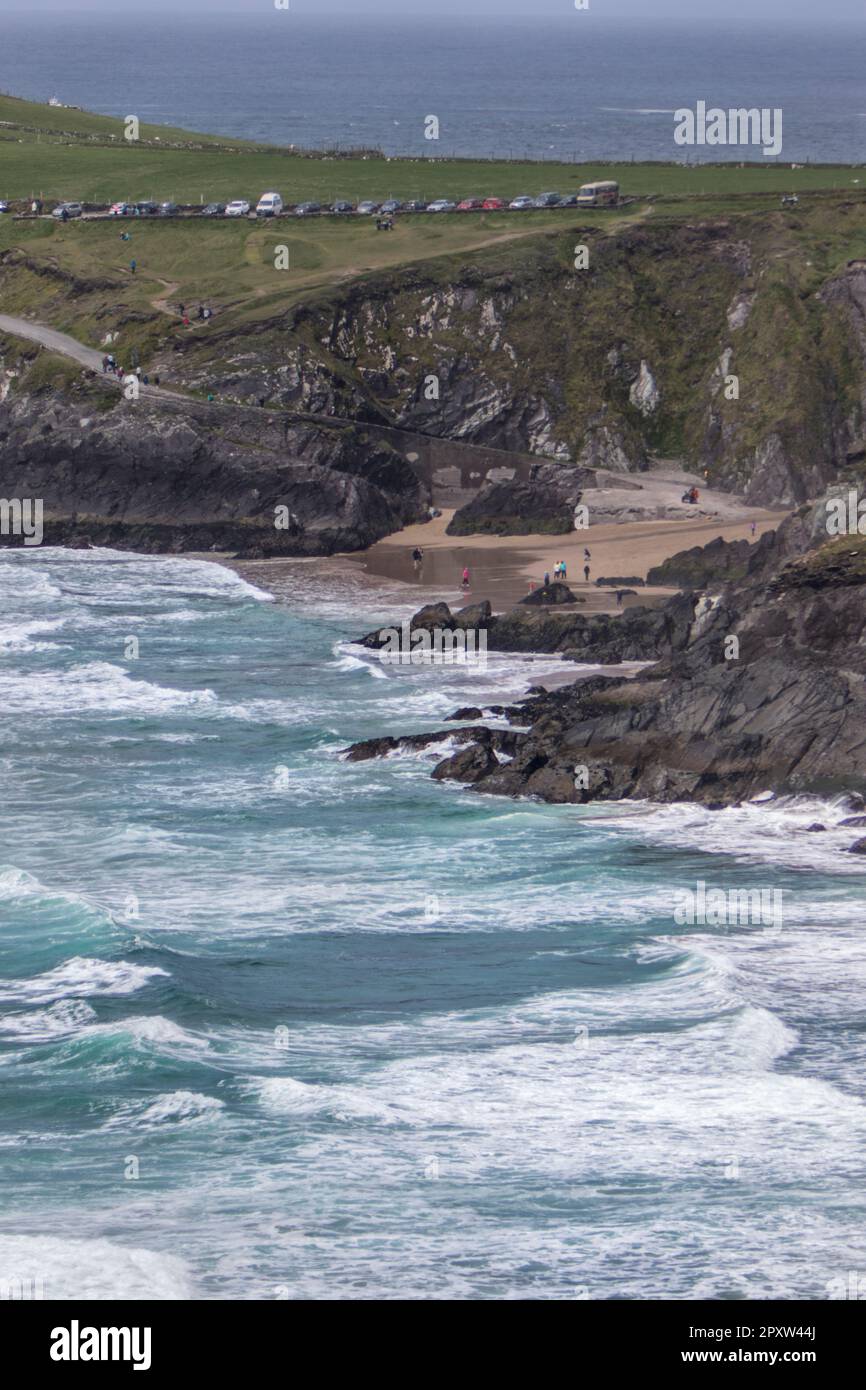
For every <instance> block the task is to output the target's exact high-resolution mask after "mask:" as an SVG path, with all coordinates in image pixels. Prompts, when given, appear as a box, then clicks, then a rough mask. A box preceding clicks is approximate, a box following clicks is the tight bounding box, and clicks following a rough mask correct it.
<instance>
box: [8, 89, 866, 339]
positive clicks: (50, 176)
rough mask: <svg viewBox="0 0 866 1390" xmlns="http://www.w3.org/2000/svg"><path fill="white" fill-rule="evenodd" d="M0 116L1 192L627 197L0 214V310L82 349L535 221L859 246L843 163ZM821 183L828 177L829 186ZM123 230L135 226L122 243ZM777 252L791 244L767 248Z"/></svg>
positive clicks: (272, 310) (97, 196)
mask: <svg viewBox="0 0 866 1390" xmlns="http://www.w3.org/2000/svg"><path fill="white" fill-rule="evenodd" d="M2 121H6V122H14V123H15V124H13V125H11V126H10V125H8V124H7V125H6V126H3V125H0V197H12V196H14V195H15V193H16V192H18V193H21V192H25V193H26V194H27V195H29V194H30V193H31V192H34V191H35V192H38V193H42V194H44V195H45V196H46V197H50V196H59V195H61V194H62V195H63V196H69V197H72V196H75V197H77V198H81V199H82V200H85V201H103V202H105V201H108V200H109V199H111V200H114V199H116V198H117V199H120V198H128V199H129V198H133V197H142V196H152V197H155V198H164V197H172V198H174V199H176V200H178V201H197V200H198V199H199V198H202V199H204V198H211V197H216V196H220V197H222V198H228V197H229V196H234V195H244V196H248V197H250V198H253V197H255V196H257V194H258V193H260V192H261V191H262V190H263V189H265V188H267V187H276V188H278V189H279V190H280V191H281V192H282V193H283V196H284V197H285V198H286V199H287V200H289V199H301V198H308V197H315V198H317V199H318V200H319V201H325V200H326V199H333V198H334V197H335V196H337V195H340V196H346V197H350V198H360V197H362V196H364V195H365V194H370V195H372V196H377V197H383V196H385V195H386V194H389V193H393V194H395V195H396V196H405V197H409V196H412V195H416V194H417V195H419V196H423V197H425V198H432V197H434V196H437V195H442V194H444V193H449V194H452V195H453V196H455V197H457V196H459V195H460V194H461V193H462V194H464V195H465V194H470V193H471V194H478V195H481V194H485V193H488V192H491V191H497V192H500V193H502V194H503V195H507V194H514V193H517V192H522V191H529V192H533V191H536V192H537V191H539V190H541V189H545V188H558V189H559V190H560V191H566V190H569V189H573V188H575V187H577V185H578V184H580V183H581V182H585V181H587V180H588V179H590V178H595V177H598V176H600V175H603V174H609V173H611V172H616V174H617V177H618V178H619V179H620V182H621V185H622V188H623V191H624V192H625V193H631V194H634V195H635V201H634V202H631V203H629V204H628V205H627V206H626V207H623V208H619V209H616V210H606V211H603V210H595V209H591V210H586V211H584V210H578V209H563V210H559V211H543V212H542V211H533V212H529V213H508V212H504V213H483V214H476V213H454V214H444V215H425V214H420V215H412V216H406V217H398V218H397V219H396V222H395V227H394V230H393V231H392V232H377V231H376V227H375V222H374V220H373V219H370V218H359V217H317V218H312V219H304V220H301V219H297V218H294V217H291V216H290V217H284V218H280V219H278V220H277V221H274V222H271V221H268V222H264V223H262V222H255V221H250V220H247V219H237V220H232V219H228V220H226V219H207V218H198V217H188V218H179V219H153V220H150V219H144V220H131V219H124V220H114V219H112V220H107V219H101V220H98V219H97V220H92V219H82V220H73V221H70V222H68V223H66V224H61V223H59V222H56V221H54V220H52V219H51V218H47V217H43V218H39V219H32V220H30V219H21V220H18V219H16V218H13V217H12V216H10V215H5V216H0V254H2V253H11V255H7V256H6V257H5V263H4V264H3V265H2V266H0V285H2V303H3V309H4V311H5V312H6V313H9V314H19V315H25V316H29V317H33V318H37V319H40V320H42V321H44V322H46V323H50V324H53V325H54V326H55V327H58V328H61V329H63V330H64V331H66V332H69V333H72V334H73V335H74V336H76V337H78V338H79V339H80V340H81V341H82V342H85V343H87V344H89V345H90V346H92V347H98V346H99V344H100V343H101V342H102V341H103V339H104V336H105V333H106V332H107V331H111V332H119V333H120V339H119V341H120V342H121V343H122V344H123V348H124V351H129V350H132V349H135V350H136V351H137V352H138V353H139V354H140V357H141V360H142V361H147V360H148V358H149V357H150V355H151V354H152V353H153V352H154V351H155V350H156V349H157V347H159V346H160V344H163V343H164V342H165V341H166V339H168V338H170V337H171V336H172V335H173V334H176V333H185V334H193V335H198V334H201V333H205V334H206V333H207V332H208V329H207V327H206V326H202V325H200V324H197V323H196V322H195V321H194V322H193V324H192V325H191V326H190V327H189V328H184V327H183V326H182V325H181V324H180V322H179V320H178V317H177V313H176V310H177V305H178V304H179V303H181V302H182V303H185V304H187V305H192V306H194V305H195V304H197V303H200V302H203V301H204V302H209V303H211V304H212V305H213V306H214V308H215V310H216V312H217V318H216V320H215V322H216V323H218V324H219V326H220V327H221V328H225V327H227V326H229V325H231V324H233V323H234V324H238V325H241V324H244V323H247V322H249V321H250V320H267V319H268V318H269V317H273V316H274V315H277V314H280V313H282V312H284V311H285V310H286V309H288V308H290V307H291V306H292V305H293V304H295V303H297V302H298V301H299V300H300V299H305V298H309V297H310V296H316V295H320V294H327V293H330V292H331V291H332V290H333V289H334V288H338V287H339V286H340V285H341V284H343V283H346V282H348V281H351V280H355V279H358V278H363V277H365V276H369V275H376V274H378V273H380V272H383V271H388V270H395V269H398V268H400V267H406V266H410V265H413V264H420V263H426V264H427V265H428V266H433V265H434V264H435V265H438V266H441V267H442V268H443V274H450V273H453V271H454V269H455V267H457V268H459V264H460V257H461V256H463V255H464V254H466V255H468V254H472V253H476V252H483V251H485V250H486V251H488V252H489V253H490V258H491V262H493V260H494V259H495V260H496V262H497V263H500V264H505V262H504V260H503V258H504V257H505V254H506V253H505V250H504V249H503V251H502V252H501V254H499V255H495V253H496V251H497V248H500V247H501V248H507V264H508V265H510V266H512V267H514V266H517V265H519V264H520V261H521V257H522V254H523V251H522V248H526V253H527V254H528V255H531V254H532V246H533V245H534V244H537V243H536V239H537V238H538V237H539V236H544V235H550V234H555V233H559V234H561V247H562V254H563V255H564V256H566V259H569V258H570V251H569V246H570V244H571V242H570V239H571V238H572V237H573V238H574V242H575V243H577V242H580V241H582V240H586V239H591V238H592V236H594V235H598V234H599V233H601V234H602V235H604V234H605V233H609V232H614V231H617V230H619V229H622V228H623V227H625V226H627V225H628V224H629V223H633V222H643V221H646V222H648V223H653V224H654V223H656V222H659V221H665V220H681V219H702V220H704V219H712V218H717V217H727V216H735V217H740V218H742V219H743V220H744V231H746V230H747V226H748V221H749V219H750V218H752V217H758V218H760V219H761V220H762V223H765V224H766V226H767V227H772V226H774V225H778V227H779V229H780V231H781V230H784V236H783V237H782V239H781V240H780V248H783V247H785V246H787V247H790V236H789V235H788V232H789V231H793V232H794V234H795V236H796V237H798V238H799V239H802V241H803V243H804V246H808V247H809V251H810V257H811V258H810V260H809V262H808V264H810V265H812V266H814V267H815V273H816V274H817V270H818V268H820V269H821V270H822V271H823V272H824V273H827V272H828V271H829V269H830V268H832V266H833V265H834V264H836V263H838V262H841V261H842V260H843V259H844V257H845V256H846V255H847V256H850V255H860V254H863V249H864V248H863V247H862V237H861V236H860V233H859V227H860V222H861V220H862V219H861V216H860V211H861V210H862V207H863V204H864V202H866V173H864V175H863V182H862V183H861V181H860V180H861V174H860V172H859V171H858V170H857V169H854V168H845V169H838V170H828V169H814V168H813V169H808V168H806V169H801V170H794V171H791V170H789V169H783V168H779V167H774V166H767V167H766V168H762V167H757V168H744V169H740V168H738V167H736V166H733V165H714V166H713V165H704V166H701V167H696V168H691V169H686V168H684V167H682V166H677V165H665V166H659V165H628V166H620V168H619V169H618V170H616V171H613V170H611V169H610V168H602V167H599V166H591V167H589V166H582V167H577V166H572V165H549V164H544V165H517V164H508V163H498V164H486V163H472V162H468V161H466V162H464V161H446V162H442V163H435V162H432V161H411V160H383V159H347V160H335V159H326V158H323V157H322V158H308V157H302V156H298V155H291V154H283V153H280V152H275V151H268V150H262V149H259V148H257V147H254V146H244V145H242V144H240V143H239V144H238V145H237V147H236V148H235V149H227V148H223V149H218V150H217V149H202V148H199V147H197V146H196V145H185V146H184V147H183V148H165V147H160V146H158V145H155V144H154V143H150V144H148V145H146V146H144V145H143V146H133V147H126V148H110V147H109V146H108V145H107V144H106V143H104V142H105V141H106V140H107V139H108V137H109V136H110V135H111V134H112V133H115V134H117V132H118V130H119V128H120V127H119V123H118V122H116V121H111V120H109V118H107V117H103V116H94V115H91V114H88V113H83V112H73V111H69V110H68V109H66V108H52V107H43V106H38V105H36V104H35V103H28V102H20V101H17V100H16V99H13V98H6V97H0V122H2ZM40 122H44V124H40ZM25 126H26V127H27V128H26V129H25ZM64 131H65V132H67V134H66V135H62V134H61V132H64ZM156 131H160V132H161V139H163V140H164V141H168V139H169V137H171V138H176V139H177V140H178V141H192V142H197V141H198V142H206V141H207V139H208V137H196V136H189V135H188V133H186V132H181V131H171V132H169V131H167V130H165V129H164V128H159V127H143V128H142V132H143V134H146V135H147V138H148V140H150V141H151V142H153V141H155V139H156V136H155V134H154V132H156ZM16 178H18V179H19V180H20V182H18V183H17V184H16V182H15V179H16ZM832 183H835V191H827V189H828V185H830V184H832ZM792 188H799V189H800V191H801V193H802V194H803V197H802V201H801V204H800V207H799V208H797V209H795V210H789V209H786V210H785V211H782V210H781V208H780V203H779V195H780V193H783V192H787V191H789V190H790V189H792ZM641 194H644V195H647V196H645V197H641V196H640V195H641ZM649 195H653V196H652V198H651V199H650V198H649ZM847 209H851V210H852V215H851V216H849V214H848V212H847V211H846V210H847ZM767 219H770V221H767ZM855 230H856V235H854V232H855ZM849 231H850V234H849ZM122 232H128V233H129V234H130V237H131V239H130V240H129V241H122V240H121V233H122ZM278 246H286V247H288V251H289V267H288V269H286V270H278V269H277V268H276V266H275V251H276V248H277V247H278ZM566 253H568V254H567V255H566ZM780 254H787V253H786V252H785V251H784V250H782V249H780ZM132 257H135V260H136V262H137V272H136V274H135V275H132V274H131V273H130V269H129V263H130V260H131V258H132ZM804 292H807V291H806V289H805V287H804Z"/></svg>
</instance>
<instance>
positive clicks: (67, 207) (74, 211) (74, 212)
mask: <svg viewBox="0 0 866 1390" xmlns="http://www.w3.org/2000/svg"><path fill="white" fill-rule="evenodd" d="M83 211H84V209H83V208H82V206H81V204H80V203H58V204H57V207H56V208H55V209H54V211H53V212H52V214H51V216H52V217H57V218H59V219H60V220H61V221H62V220H63V214H64V212H65V213H66V216H67V217H80V216H81V214H82V212H83Z"/></svg>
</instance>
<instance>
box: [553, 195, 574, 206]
mask: <svg viewBox="0 0 866 1390" xmlns="http://www.w3.org/2000/svg"><path fill="white" fill-rule="evenodd" d="M556 206H557V207H558V208H576V207H577V194H576V193H563V195H562V197H561V198H560V200H559V202H558V203H557V205H556Z"/></svg>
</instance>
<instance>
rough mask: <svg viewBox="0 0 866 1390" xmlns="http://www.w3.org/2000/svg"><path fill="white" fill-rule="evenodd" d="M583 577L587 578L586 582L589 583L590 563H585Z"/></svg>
mask: <svg viewBox="0 0 866 1390" xmlns="http://www.w3.org/2000/svg"><path fill="white" fill-rule="evenodd" d="M583 577H584V579H585V580H586V582H587V584H588V583H589V565H584V567H583Z"/></svg>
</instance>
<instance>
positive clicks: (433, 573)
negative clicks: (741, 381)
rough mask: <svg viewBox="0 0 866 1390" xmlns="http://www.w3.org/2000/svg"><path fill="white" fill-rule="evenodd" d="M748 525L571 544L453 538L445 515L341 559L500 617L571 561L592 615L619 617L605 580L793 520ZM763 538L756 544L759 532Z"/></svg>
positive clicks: (548, 539)
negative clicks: (419, 556)
mask: <svg viewBox="0 0 866 1390" xmlns="http://www.w3.org/2000/svg"><path fill="white" fill-rule="evenodd" d="M740 512H741V517H742V516H743V514H747V515H748V520H746V519H732V520H718V519H706V518H701V519H696V520H694V521H691V520H683V521H639V522H611V523H609V524H607V525H599V526H591V527H590V528H589V529H588V530H585V531H575V532H573V533H571V534H569V535H566V536H540V535H536V536H521V537H519V538H512V537H504V538H503V537H499V536H461V537H455V536H449V535H447V534H446V528H447V526H448V523H449V521H450V520H451V517H452V515H453V513H452V512H450V511H449V512H443V513H442V515H441V516H439V517H436V518H435V519H433V520H432V521H430V522H427V523H426V524H423V525H418V526H409V527H406V528H405V530H403V531H398V532H397V533H396V534H395V535H393V536H388V537H387V538H386V539H385V540H383V541H379V543H378V544H377V545H374V546H371V548H370V549H369V550H365V551H361V552H359V553H358V554H357V555H348V556H344V557H340V558H341V559H342V560H343V561H344V562H345V563H347V564H349V565H351V566H354V567H355V568H358V569H361V570H362V571H363V573H364V574H365V575H367V576H368V577H370V578H373V577H375V576H379V577H380V579H382V580H383V581H391V583H394V582H398V583H402V584H407V585H410V586H412V587H413V588H415V589H416V590H417V591H418V595H419V601H420V602H426V601H430V600H433V599H437V600H438V599H440V598H444V599H445V601H446V602H449V603H450V602H472V601H474V600H479V599H484V598H487V599H490V602H491V603H492V605H493V608H494V611H496V612H503V611H505V610H506V609H508V608H511V607H512V606H513V605H514V604H515V603H518V602H519V601H520V599H522V598H524V597H525V596H526V594H527V593H529V591H530V588H531V586H532V585H533V584H535V585H539V584H541V583H542V582H543V579H544V574H545V571H547V572H549V573H550V574H551V575H552V574H553V567H554V565H555V564H556V563H557V561H558V560H564V561H565V564H566V568H567V575H568V583H569V585H570V587H571V588H572V589H573V591H574V593H575V594H577V595H578V596H579V597H580V598H583V599H585V605H584V607H585V611H586V612H588V613H594V612H615V611H616V607H617V605H616V593H615V590H612V589H610V588H605V587H601V588H599V587H597V586H596V583H595V581H596V580H597V579H600V578H605V577H616V578H625V577H630V576H634V577H635V578H638V579H646V576H647V573H648V571H649V570H650V569H652V567H653V566H654V565H658V564H661V562H662V561H663V560H666V559H668V558H669V557H670V556H671V555H676V554H677V553H678V552H679V551H681V550H688V549H689V548H690V547H691V546H696V545H707V544H708V543H709V542H710V541H712V540H715V539H716V537H717V536H721V537H723V539H724V540H728V541H733V540H749V541H751V540H752V539H757V538H758V537H759V536H761V535H763V533H764V532H765V531H772V530H774V529H775V528H776V527H777V526H778V525H779V523H780V522H781V521H782V519H783V517H784V516H785V515H787V513H786V512H780V511H762V510H756V509H754V508H745V507H742V508H740ZM753 524H754V527H755V535H754V537H753V536H752V526H753ZM416 546H418V547H420V549H421V550H422V551H423V552H424V559H423V562H422V563H421V565H420V566H416V565H414V564H413V561H412V551H413V550H414V549H415V547H416ZM585 549H588V550H589V551H590V556H591V558H590V561H589V564H590V581H589V583H586V582H585V580H584V576H583V567H584V550H585ZM464 566H466V567H468V569H469V574H470V585H469V591H468V593H469V597H468V598H466V597H464V593H463V590H462V589H461V584H460V580H461V575H462V573H463V569H464ZM672 592H674V591H673V590H671V589H662V588H653V587H644V588H641V589H639V590H638V592H637V596H636V597H634V598H626V600H625V606H628V605H629V604H635V603H646V602H647V600H648V599H649V600H652V599H662V598H664V597H666V596H667V595H669V594H670V593H672Z"/></svg>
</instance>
